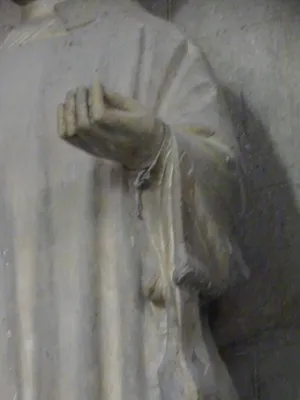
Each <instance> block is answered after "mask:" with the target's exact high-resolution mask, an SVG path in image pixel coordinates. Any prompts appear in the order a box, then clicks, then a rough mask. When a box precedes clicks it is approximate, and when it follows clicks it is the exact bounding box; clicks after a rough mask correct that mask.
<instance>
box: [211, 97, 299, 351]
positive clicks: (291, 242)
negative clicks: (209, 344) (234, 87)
mask: <svg viewBox="0 0 300 400" xmlns="http://www.w3.org/2000/svg"><path fill="white" fill-rule="evenodd" d="M225 97H226V99H227V102H228V104H229V107H230V111H231V114H232V118H233V120H234V123H235V126H236V127H237V134H238V141H239V144H240V148H241V152H242V158H243V160H244V163H245V168H246V175H247V182H246V186H247V197H248V206H247V210H246V214H245V217H244V220H243V221H241V222H240V229H239V235H240V239H241V240H240V242H241V243H240V244H241V248H242V251H243V254H244V257H245V259H246V262H247V263H248V265H249V266H250V269H251V277H250V280H249V281H248V282H246V283H245V284H243V285H240V286H239V287H237V288H234V289H232V290H231V292H229V293H228V294H226V295H225V296H224V297H222V298H221V299H220V300H219V301H217V302H216V303H215V304H213V305H212V311H211V318H210V322H211V325H212V327H213V330H214V333H215V336H216V339H217V341H218V343H219V344H220V345H228V344H230V343H231V344H235V343H238V342H240V341H244V340H248V339H249V338H252V337H254V336H255V335H258V334H260V333H261V332H263V331H265V330H267V329H274V328H289V327H291V326H293V327H294V326H295V324H296V325H300V318H299V317H298V316H297V309H296V308H295V307H296V303H297V302H296V300H295V298H296V296H297V285H296V283H297V282H298V284H300V279H299V278H298V275H299V273H297V268H298V255H296V254H295V251H292V250H291V248H292V247H293V248H298V246H297V242H298V245H300V240H299V238H298V237H297V232H298V231H299V228H300V218H299V211H298V208H297V205H296V200H295V195H294V188H293V187H292V186H291V184H290V183H289V178H288V174H287V172H286V169H285V167H284V165H283V164H282V163H281V161H280V159H279V157H278V155H277V154H276V152H275V150H274V147H273V144H272V142H271V139H270V137H269V135H268V133H267V131H266V130H265V128H264V126H263V125H262V123H261V122H260V120H259V118H257V117H256V116H255V115H254V114H253V113H252V111H251V110H250V109H249V107H248V106H247V104H246V102H245V101H244V100H243V99H242V98H239V97H238V96H236V95H235V94H234V93H232V92H230V91H229V90H226V91H225ZM262 149H263V151H262ZM262 154H267V157H264V158H263V157H262ZM268 173H272V175H273V176H274V175H275V176H276V177H277V182H278V183H276V184H274V185H269V186H268V185H267V184H266V186H261V185H258V184H257V177H258V175H259V174H265V175H266V176H265V181H266V182H268V176H267V174H268ZM295 245H296V246H295ZM298 287H299V286H298ZM295 302H296V303H295Z"/></svg>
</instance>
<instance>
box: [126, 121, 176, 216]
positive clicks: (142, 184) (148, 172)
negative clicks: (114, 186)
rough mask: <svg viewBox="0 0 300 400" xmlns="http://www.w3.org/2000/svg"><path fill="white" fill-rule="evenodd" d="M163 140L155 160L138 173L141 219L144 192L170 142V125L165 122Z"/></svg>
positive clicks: (137, 188) (137, 187)
mask: <svg viewBox="0 0 300 400" xmlns="http://www.w3.org/2000/svg"><path fill="white" fill-rule="evenodd" d="M163 130H164V131H163V140H162V144H161V146H160V148H159V149H158V152H157V154H156V156H155V157H154V159H153V161H152V162H151V164H150V165H149V166H148V167H146V168H143V169H142V170H141V171H140V172H139V173H138V175H137V177H136V179H135V181H134V183H133V186H134V188H135V190H136V204H137V217H138V218H139V219H143V215H142V211H143V205H142V192H143V191H144V190H147V189H148V188H149V187H150V186H151V178H152V173H153V170H154V169H155V167H156V165H157V163H158V160H159V158H160V156H161V154H162V152H163V150H164V149H165V147H166V144H167V143H168V139H169V135H168V133H169V127H168V126H167V125H166V124H163Z"/></svg>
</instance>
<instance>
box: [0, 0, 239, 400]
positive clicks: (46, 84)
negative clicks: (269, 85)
mask: <svg viewBox="0 0 300 400" xmlns="http://www.w3.org/2000/svg"><path fill="white" fill-rule="evenodd" d="M16 2H17V1H16ZM17 3H20V4H21V5H22V6H23V7H24V8H23V10H24V13H23V22H21V25H20V26H19V27H17V28H16V29H15V30H14V31H13V32H11V33H10V35H8V37H7V38H6V40H5V42H4V44H3V46H2V49H1V58H0V83H1V88H2V91H1V93H0V104H1V107H0V109H1V113H2V114H1V120H2V130H1V140H2V146H1V151H2V153H1V157H0V159H1V170H0V171H1V173H0V182H1V188H2V193H3V196H2V197H3V199H2V203H1V204H0V215H1V217H2V218H1V219H2V221H3V226H4V227H5V232H6V233H5V237H3V238H2V237H1V239H2V241H1V245H2V246H4V247H3V249H1V250H2V255H3V256H2V258H3V260H2V264H3V265H1V277H0V293H1V294H0V296H1V297H0V304H2V305H1V309H0V313H1V314H0V317H2V314H3V315H5V323H3V324H2V325H1V326H0V329H1V331H0V335H1V336H0V345H1V351H2V353H3V354H5V355H6V358H7V363H1V364H3V365H1V366H0V387H1V391H2V392H3V393H1V395H2V396H3V398H7V399H10V398H11V399H14V398H16V399H17V398H19V397H18V396H20V398H22V399H24V400H32V399H34V398H39V399H43V400H44V399H78V400H79V399H80V400H85V399H88V400H94V399H95V400H96V399H99V398H101V399H104V400H119V399H130V400H134V399H137V400H140V399H142V398H143V399H144V398H145V399H151V400H152V399H153V400H154V399H159V400H162V399H164V400H174V399H178V400H179V399H188V400H200V399H222V400H223V399H226V400H227V399H228V400H229V399H230V400H232V399H237V394H236V392H235V390H234V388H233V385H232V383H231V380H230V378H229V376H228V373H227V370H226V367H225V365H224V364H223V363H222V361H221V359H220V358H219V356H218V353H217V349H216V346H215V345H214V342H213V340H212V338H211V336H210V331H209V327H208V324H207V321H206V316H205V310H204V308H203V307H204V305H205V304H206V302H208V301H209V300H210V299H212V298H215V297H216V296H219V295H220V294H222V293H223V292H224V291H225V290H226V289H227V288H228V287H229V286H230V285H232V284H234V283H235V282H236V279H237V278H238V277H239V276H243V275H247V268H246V266H245V265H244V263H243V260H242V257H241V254H240V252H239V248H238V246H237V244H236V241H235V237H234V217H235V214H236V213H237V212H238V210H239V207H240V205H241V204H240V203H242V202H243V191H242V180H241V177H242V175H241V167H240V160H239V157H238V151H237V148H236V145H235V141H234V137H233V134H232V133H233V127H232V125H231V123H230V120H229V119H228V115H227V111H226V107H225V105H224V103H223V100H222V96H221V94H220V92H219V90H218V88H217V86H216V84H215V82H214V79H213V78H212V75H211V73H210V71H209V67H208V66H207V65H206V63H205V61H204V59H203V56H202V54H201V52H200V51H199V49H198V48H197V47H196V46H194V45H193V44H192V43H190V42H188V41H187V40H186V39H185V38H184V37H183V36H182V34H181V33H180V32H179V31H177V29H176V28H175V27H174V26H172V25H171V24H168V23H166V22H164V21H162V20H160V19H157V18H155V17H153V16H151V15H150V14H148V13H147V12H145V11H144V10H143V9H142V8H140V7H139V6H138V5H137V4H133V3H132V2H131V1H129V0H128V1H117V0H116V1H111V0H110V1H103V2H102V1H101V2H98V1H93V0H90V1H86V2H84V1H79V0H78V1H66V2H62V3H58V4H56V5H55V7H54V4H53V1H51V0H49V2H47V0H44V1H39V0H36V1H33V2H30V1H20V2H17ZM27 3H28V4H27ZM57 122H58V130H59V133H60V135H61V137H62V138H63V139H64V141H66V142H68V143H71V144H72V145H74V146H75V147H78V148H80V149H83V150H84V151H77V150H76V149H75V148H73V149H72V148H71V147H70V146H68V145H64V144H63V143H62V142H61V141H60V140H58V138H57ZM91 155H92V156H91ZM7 287H8V288H10V290H9V292H8V291H7V290H5V288H7ZM199 297H200V301H199ZM2 388H3V389H2Z"/></svg>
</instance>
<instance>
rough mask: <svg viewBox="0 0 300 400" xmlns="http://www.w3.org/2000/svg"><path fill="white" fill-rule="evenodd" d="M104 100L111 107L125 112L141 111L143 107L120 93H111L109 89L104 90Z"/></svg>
mask: <svg viewBox="0 0 300 400" xmlns="http://www.w3.org/2000/svg"><path fill="white" fill-rule="evenodd" d="M104 99H105V101H106V102H107V103H108V105H109V106H110V107H114V108H117V109H119V110H123V111H139V110H142V109H143V107H142V106H141V104H140V103H139V102H138V101H136V100H134V99H132V98H131V97H127V96H122V95H121V94H119V93H116V92H113V91H110V90H109V89H107V88H105V89H104Z"/></svg>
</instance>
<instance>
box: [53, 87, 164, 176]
mask: <svg viewBox="0 0 300 400" xmlns="http://www.w3.org/2000/svg"><path fill="white" fill-rule="evenodd" d="M58 131H59V135H60V136H61V138H62V139H64V140H66V141H67V142H69V143H71V144H73V145H74V146H76V147H78V148H81V149H83V150H85V151H86V152H88V153H90V154H92V155H94V156H97V157H102V158H105V159H109V160H113V161H117V162H120V163H121V164H123V165H124V166H126V167H127V168H131V169H138V168H143V167H145V166H146V165H147V163H149V160H150V159H151V158H153V155H155V152H157V150H158V148H159V145H160V143H161V141H162V137H163V132H164V129H163V123H162V122H161V121H160V120H159V119H157V118H155V117H153V116H152V115H151V114H149V113H147V112H146V111H145V109H144V108H143V107H142V106H141V105H140V104H139V103H138V102H137V101H135V100H133V99H131V98H126V97H123V96H121V95H119V94H117V93H114V92H110V91H108V90H107V89H104V87H103V86H102V85H101V84H100V83H99V82H96V83H94V84H93V85H92V86H91V87H89V88H86V87H79V88H77V89H76V90H75V91H70V92H69V93H68V94H67V96H66V99H65V102H64V104H60V105H59V106H58Z"/></svg>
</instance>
